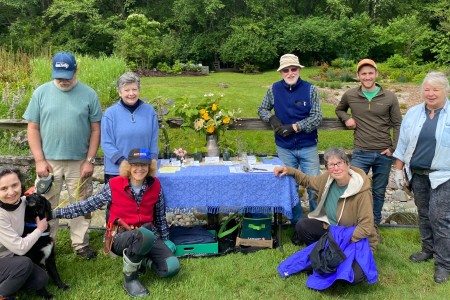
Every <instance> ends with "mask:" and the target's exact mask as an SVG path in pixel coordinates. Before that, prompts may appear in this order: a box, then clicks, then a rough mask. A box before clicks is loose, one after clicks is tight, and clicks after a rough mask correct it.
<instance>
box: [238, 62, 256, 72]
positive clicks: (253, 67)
mask: <svg viewBox="0 0 450 300" xmlns="http://www.w3.org/2000/svg"><path fill="white" fill-rule="evenodd" d="M239 71H241V72H242V73H246V74H247V73H257V72H259V68H258V66H256V65H253V64H249V63H244V64H243V65H242V67H241V68H239Z"/></svg>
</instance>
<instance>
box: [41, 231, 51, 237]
mask: <svg viewBox="0 0 450 300" xmlns="http://www.w3.org/2000/svg"><path fill="white" fill-rule="evenodd" d="M47 235H50V231H46V232H43V233H41V236H47Z"/></svg>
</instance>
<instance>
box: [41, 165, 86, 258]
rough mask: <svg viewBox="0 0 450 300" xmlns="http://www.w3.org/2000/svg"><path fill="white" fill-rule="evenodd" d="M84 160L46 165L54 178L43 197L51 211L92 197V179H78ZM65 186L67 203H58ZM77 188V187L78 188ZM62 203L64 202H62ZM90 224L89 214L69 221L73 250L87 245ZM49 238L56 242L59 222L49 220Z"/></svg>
mask: <svg viewBox="0 0 450 300" xmlns="http://www.w3.org/2000/svg"><path fill="white" fill-rule="evenodd" d="M83 162H84V160H49V161H48V163H49V164H50V165H51V166H52V167H53V175H54V177H55V179H54V181H53V186H52V188H51V189H50V191H49V192H48V193H46V194H44V196H45V197H46V198H47V199H48V200H49V201H50V203H51V204H52V209H55V208H56V207H58V205H60V204H61V207H65V206H67V205H68V204H71V203H75V202H76V201H81V200H84V199H86V198H88V197H89V196H91V195H92V190H93V187H92V177H88V178H81V179H80V168H81V164H82V163H83ZM63 183H65V184H66V189H67V191H68V194H69V202H70V203H68V202H67V201H66V202H64V203H60V194H61V190H62V187H63ZM78 186H79V187H78ZM63 201H64V200H63ZM90 222H91V214H88V215H85V216H80V217H77V218H74V219H72V220H70V222H69V226H70V239H71V240H72V247H73V248H74V250H78V249H81V248H83V247H85V246H87V245H89V235H88V233H87V230H88V228H89V224H90ZM49 224H50V226H51V229H50V236H51V237H53V238H54V239H55V241H56V234H57V232H58V225H59V220H58V219H55V220H51V221H50V222H49Z"/></svg>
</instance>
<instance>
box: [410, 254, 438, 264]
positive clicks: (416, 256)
mask: <svg viewBox="0 0 450 300" xmlns="http://www.w3.org/2000/svg"><path fill="white" fill-rule="evenodd" d="M432 258H433V253H427V252H417V253H414V254H412V255H411V256H410V257H409V260H410V261H413V262H416V263H420V262H423V261H427V260H430V259H432Z"/></svg>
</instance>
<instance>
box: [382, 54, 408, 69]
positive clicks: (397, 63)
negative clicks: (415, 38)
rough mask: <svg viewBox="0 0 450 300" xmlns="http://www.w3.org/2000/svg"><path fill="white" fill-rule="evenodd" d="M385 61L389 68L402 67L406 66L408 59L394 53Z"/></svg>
mask: <svg viewBox="0 0 450 300" xmlns="http://www.w3.org/2000/svg"><path fill="white" fill-rule="evenodd" d="M386 63H387V65H388V66H389V67H391V68H404V67H406V66H408V59H407V58H405V57H403V56H401V55H400V54H394V55H392V56H391V57H389V58H388V59H387V61H386Z"/></svg>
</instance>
